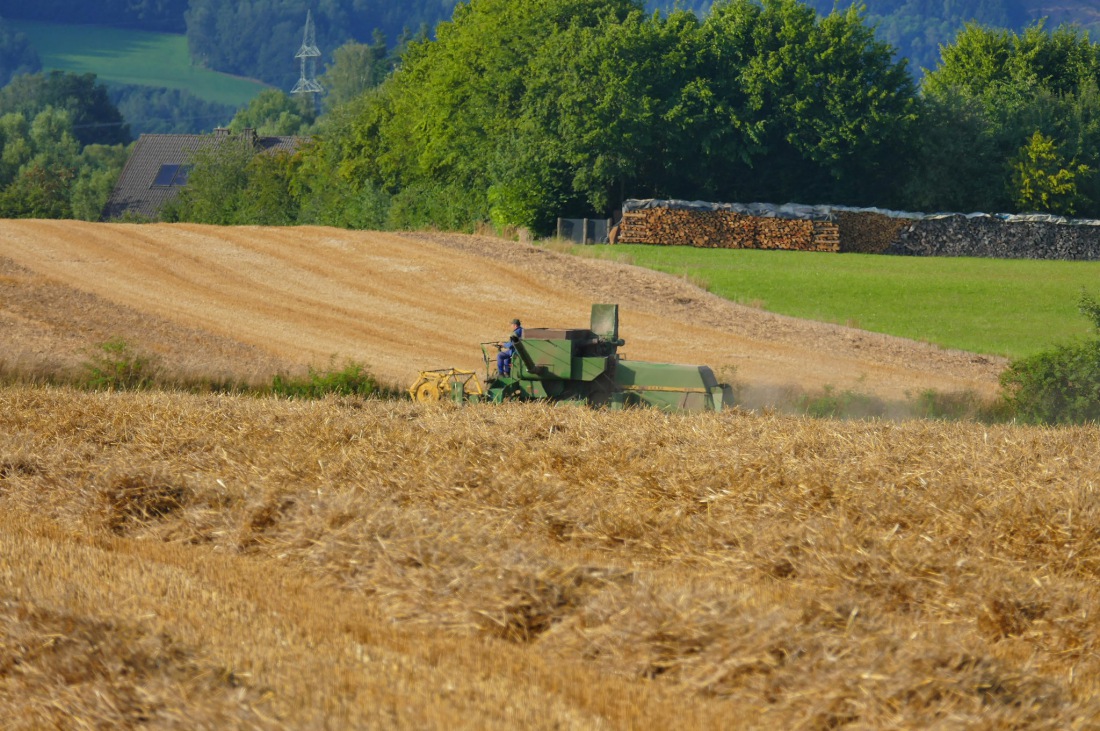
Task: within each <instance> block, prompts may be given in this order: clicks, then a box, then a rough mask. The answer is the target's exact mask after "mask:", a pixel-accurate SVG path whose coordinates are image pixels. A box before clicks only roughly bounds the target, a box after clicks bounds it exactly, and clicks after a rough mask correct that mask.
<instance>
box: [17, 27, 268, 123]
mask: <svg viewBox="0 0 1100 731" xmlns="http://www.w3.org/2000/svg"><path fill="white" fill-rule="evenodd" d="M9 24H10V25H12V26H13V27H15V28H16V29H17V30H19V31H22V32H24V33H26V34H27V37H28V38H29V39H30V41H31V44H32V45H33V46H34V48H35V50H37V51H38V55H39V56H40V57H41V58H42V66H43V68H44V69H47V70H50V69H58V70H61V71H72V72H74V73H80V74H84V73H93V74H95V75H96V76H97V77H98V78H99V80H100V81H102V82H106V83H116V84H138V85H141V86H152V87H158V88H159V87H164V88H167V89H185V90H187V91H190V92H191V93H192V94H194V95H195V96H197V97H199V98H201V99H206V100H207V101H212V102H220V103H222V104H231V105H234V106H243V105H245V104H247V103H248V102H249V101H250V100H251V99H252V98H253V97H255V96H256V95H257V94H259V93H260V92H261V91H263V90H264V89H265V88H267V87H266V86H265V85H264V84H262V83H260V82H258V81H250V80H248V79H240V78H237V77H234V76H229V75H227V74H220V73H217V72H216V71H210V70H208V69H203V68H199V67H197V66H194V65H192V63H191V59H190V56H189V55H188V52H187V39H186V38H185V37H184V36H182V35H174V34H171V33H149V32H146V31H129V30H120V29H117V28H104V27H99V26H87V25H59V24H54V23H30V22H22V21H9Z"/></svg>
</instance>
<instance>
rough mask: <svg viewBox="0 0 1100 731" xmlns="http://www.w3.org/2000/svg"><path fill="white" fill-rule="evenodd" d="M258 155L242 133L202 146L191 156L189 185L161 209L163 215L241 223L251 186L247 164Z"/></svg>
mask: <svg viewBox="0 0 1100 731" xmlns="http://www.w3.org/2000/svg"><path fill="white" fill-rule="evenodd" d="M255 156H256V148H255V147H254V146H253V144H252V141H251V140H250V139H249V138H247V137H244V136H242V135H232V136H230V137H228V138H227V139H225V140H223V141H221V142H220V143H218V144H210V145H207V146H205V147H203V148H201V149H199V150H198V151H197V152H196V153H195V155H194V157H193V158H192V161H191V162H192V165H193V167H192V168H191V172H190V174H189V175H188V177H187V185H186V186H184V188H183V190H182V191H180V194H179V196H178V197H177V198H176V199H175V200H174V201H172V202H171V203H170V204H168V205H166V206H165V207H164V208H163V209H162V213H161V217H162V218H163V219H164V220H166V221H172V220H180V221H193V222H195V223H209V224H216V225H220V226H229V225H232V224H235V223H238V222H239V221H240V220H241V216H240V212H241V211H242V210H243V208H244V202H245V190H246V188H247V187H248V166H249V164H250V163H251V162H252V159H253V158H254V157H255Z"/></svg>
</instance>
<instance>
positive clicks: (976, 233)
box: [616, 201, 1100, 261]
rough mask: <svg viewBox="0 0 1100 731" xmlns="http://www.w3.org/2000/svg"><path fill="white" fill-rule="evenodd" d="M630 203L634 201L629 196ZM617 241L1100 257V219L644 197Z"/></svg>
mask: <svg viewBox="0 0 1100 731" xmlns="http://www.w3.org/2000/svg"><path fill="white" fill-rule="evenodd" d="M628 203H629V201H628ZM635 203H644V204H646V205H647V206H648V207H639V206H633V207H628V208H626V210H625V212H624V213H623V219H622V222H621V223H620V225H619V227H618V230H617V232H616V233H617V241H618V242H620V243H633V244H657V245H665V246H696V247H705V248H713V249H789V250H797V251H844V252H853V253H864V254H895V255H896V254H901V255H910V256H977V257H995V258H1002V259H1025V258H1026V259H1063V260H1075V259H1076V260H1094V261H1095V260H1100V221H1085V220H1078V221H1073V220H1069V219H1064V218H1059V217H1056V216H1042V215H1037V214H1032V215H1026V216H1007V215H987V214H971V215H961V214H936V215H928V216H926V215H923V214H919V213H904V212H884V211H881V210H879V209H865V208H845V207H841V206H799V205H795V204H788V205H785V206H766V205H762V204H748V205H739V204H706V203H697V202H690V201H689V202H683V201H642V202H635Z"/></svg>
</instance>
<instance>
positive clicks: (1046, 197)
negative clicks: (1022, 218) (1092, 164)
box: [1012, 132, 1092, 215]
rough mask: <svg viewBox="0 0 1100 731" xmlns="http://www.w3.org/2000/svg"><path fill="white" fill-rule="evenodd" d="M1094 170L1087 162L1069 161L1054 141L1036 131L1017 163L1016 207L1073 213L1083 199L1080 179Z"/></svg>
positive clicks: (1025, 209)
mask: <svg viewBox="0 0 1100 731" xmlns="http://www.w3.org/2000/svg"><path fill="white" fill-rule="evenodd" d="M1091 172H1092V171H1091V170H1090V169H1089V167H1088V166H1087V165H1079V164H1076V163H1074V162H1069V163H1066V161H1065V160H1064V159H1063V158H1062V156H1061V155H1060V154H1059V153H1058V150H1057V149H1056V148H1055V145H1054V140H1052V139H1051V138H1049V137H1046V136H1044V135H1043V134H1042V133H1041V132H1036V133H1035V134H1034V135H1032V137H1031V139H1030V140H1028V143H1027V144H1026V145H1024V146H1023V147H1022V148H1020V152H1019V154H1018V155H1017V157H1016V161H1015V163H1014V164H1013V171H1012V191H1013V194H1014V198H1015V202H1016V206H1017V208H1019V209H1020V210H1024V211H1042V212H1046V213H1064V214H1066V215H1073V213H1074V212H1075V211H1076V206H1077V205H1078V204H1079V203H1080V202H1081V200H1082V198H1081V195H1080V193H1078V191H1077V181H1078V179H1079V178H1084V177H1086V176H1088V175H1089V174H1090V173H1091Z"/></svg>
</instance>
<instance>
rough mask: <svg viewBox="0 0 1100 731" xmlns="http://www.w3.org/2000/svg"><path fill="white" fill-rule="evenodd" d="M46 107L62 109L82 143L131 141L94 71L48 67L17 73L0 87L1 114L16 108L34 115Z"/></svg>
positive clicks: (125, 126) (111, 143) (120, 116)
mask: <svg viewBox="0 0 1100 731" xmlns="http://www.w3.org/2000/svg"><path fill="white" fill-rule="evenodd" d="M47 107H53V108H55V109H64V110H66V111H67V112H68V113H69V116H70V119H71V121H72V129H73V133H74V135H75V136H76V139H77V140H78V141H79V142H80V144H81V145H115V144H126V143H127V142H129V141H130V129H129V127H128V126H127V125H126V123H125V122H124V121H123V119H122V115H121V114H120V113H119V111H118V107H116V106H115V105H114V104H113V103H112V102H111V98H110V96H109V95H108V94H107V88H106V87H105V86H104V85H103V84H99V83H97V82H96V77H95V74H71V73H65V72H62V71H51V72H49V73H47V74H33V75H30V76H18V77H16V78H15V79H13V80H12V82H11V83H10V84H8V85H7V86H5V87H4V88H3V89H0V114H7V113H9V112H18V113H20V114H22V115H23V116H25V117H26V118H27V119H33V118H34V117H35V115H37V114H38V113H39V112H41V111H42V110H44V109H46V108H47Z"/></svg>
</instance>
